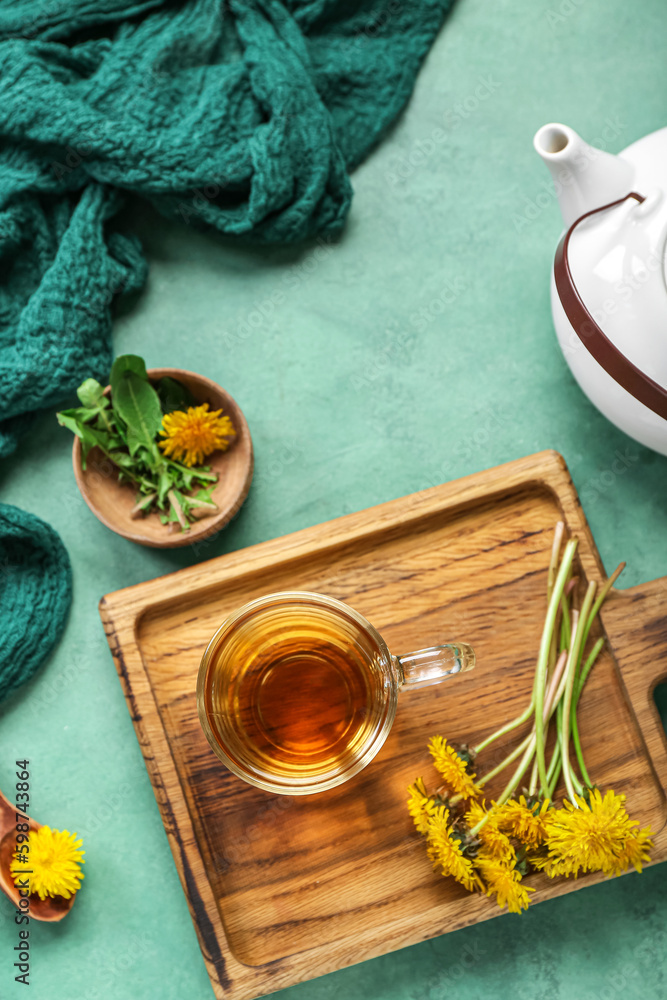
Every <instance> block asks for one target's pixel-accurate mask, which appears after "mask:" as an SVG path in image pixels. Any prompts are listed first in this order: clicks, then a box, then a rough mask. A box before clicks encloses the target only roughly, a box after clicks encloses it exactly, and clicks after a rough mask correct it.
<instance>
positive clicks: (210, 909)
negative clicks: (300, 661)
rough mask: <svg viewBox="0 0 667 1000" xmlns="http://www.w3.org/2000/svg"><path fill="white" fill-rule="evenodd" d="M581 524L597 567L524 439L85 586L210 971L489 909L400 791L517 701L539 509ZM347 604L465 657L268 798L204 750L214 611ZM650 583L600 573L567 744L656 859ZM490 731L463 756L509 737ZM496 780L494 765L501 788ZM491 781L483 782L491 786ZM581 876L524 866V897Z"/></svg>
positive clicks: (540, 547)
mask: <svg viewBox="0 0 667 1000" xmlns="http://www.w3.org/2000/svg"><path fill="white" fill-rule="evenodd" d="M559 518H562V519H564V520H565V522H566V524H567V527H568V529H569V530H570V532H572V533H574V534H576V535H578V537H579V539H580V549H579V569H580V572H581V576H582V582H585V580H587V579H588V578H595V579H598V580H601V579H603V578H604V571H603V569H602V566H601V563H600V560H599V557H598V555H597V551H596V549H595V545H594V543H593V540H592V538H591V535H590V531H589V529H588V526H587V524H586V521H585V518H584V516H583V512H582V510H581V506H580V504H579V501H578V498H577V495H576V492H575V490H574V487H573V485H572V483H571V480H570V477H569V475H568V472H567V469H566V467H565V463H564V462H563V459H562V458H561V457H560V456H559V455H558V454H556V453H555V452H543V453H540V454H538V455H534V456H530V457H528V458H525V459H521V460H519V461H516V462H512V463H509V464H508V465H505V466H501V467H500V468H497V469H492V470H490V471H488V472H485V473H480V474H478V475H475V476H470V477H468V478H466V479H462V480H459V481H457V482H453V483H448V484H445V485H443V486H438V487H434V488H433V489H430V490H426V491H424V492H422V493H417V494H414V495H413V496H409V497H405V498H403V499H400V500H396V501H393V502H391V503H387V504H383V505H381V506H379V507H375V508H372V509H370V510H367V511H361V512H360V513H357V514H350V515H348V516H347V517H344V518H340V519H338V520H336V521H331V522H329V523H327V524H322V525H318V526H316V527H313V528H308V529H306V530H304V531H300V532H297V533H295V534H292V535H288V536H286V537H284V538H280V539H276V540H274V541H270V542H265V543H263V544H261V545H256V546H253V547H251V548H248V549H245V550H242V551H239V552H234V553H230V554H228V555H225V556H221V557H220V558H218V559H214V560H211V561H210V562H207V563H203V564H200V565H198V566H195V567H192V568H190V569H187V570H181V571H179V572H178V573H174V574H171V575H170V576H167V577H162V578H161V579H159V580H153V581H150V582H148V583H145V584H140V585H138V586H135V587H131V588H128V589H126V590H122V591H118V592H116V593H115V594H110V595H107V597H105V598H104V599H103V600H102V602H101V605H100V612H101V615H102V619H103V622H104V625H105V629H106V632H107V636H108V640H109V644H110V647H111V650H112V653H113V656H114V660H115V662H116V666H117V669H118V672H119V676H120V678H121V682H122V684H123V688H124V691H125V695H126V698H127V701H128V706H129V709H130V713H131V715H132V718H133V721H134V725H135V728H136V732H137V736H138V739H139V742H140V744H141V747H142V750H143V753H144V757H145V760H146V766H147V768H148V771H149V774H150V776H151V780H152V782H153V787H154V790H155V795H156V798H157V801H158V804H159V806H160V810H161V812H162V817H163V820H164V823H165V827H166V830H167V834H168V836H169V840H170V844H171V847H172V850H173V853H174V858H175V861H176V866H177V868H178V871H179V875H180V877H181V881H182V884H183V888H184V890H185V893H186V895H187V898H188V903H189V906H190V910H191V913H192V918H193V921H194V923H195V927H196V929H197V933H198V936H199V940H200V943H201V947H202V951H203V954H204V958H205V961H206V964H207V967H208V970H209V973H210V976H211V981H212V983H213V987H214V990H215V992H216V994H217V995H218V996H219V997H226V998H234V1000H237V998H238V1000H242V998H251V997H256V996H259V995H261V994H265V993H268V992H271V991H273V990H278V989H282V988H284V987H286V986H288V985H290V984H292V983H295V982H299V981H302V980H305V979H310V978H312V977H314V976H318V975H322V974H324V973H326V972H330V971H333V970H334V969H338V968H342V967H344V966H346V965H351V964H353V963H355V962H359V961H363V960H364V959H367V958H371V957H373V956H376V955H380V954H383V953H385V952H388V951H393V950H395V949H397V948H401V947H404V946H405V945H409V944H413V943H415V942H417V941H422V940H424V939H426V938H429V937H433V936H435V935H438V934H442V933H445V932H447V931H451V930H455V929H456V928H459V927H463V926H466V925H468V924H471V923H474V922H475V921H478V920H485V919H488V918H490V917H493V916H496V915H498V914H499V913H500V912H501V911H500V910H499V909H498V907H497V906H496V904H495V903H493V902H492V901H491V900H489V899H486V898H483V897H480V896H478V895H473V896H471V895H469V894H467V893H466V892H465V891H464V890H462V889H461V888H460V887H458V886H457V885H455V884H452V883H451V882H450V881H446V880H444V879H442V878H441V877H440V876H437V875H435V874H434V873H433V872H432V871H431V868H430V864H429V862H428V860H427V857H426V852H425V850H424V845H423V841H422V839H421V838H419V837H418V836H417V835H416V834H415V832H414V830H413V828H412V824H411V821H410V819H409V817H408V815H407V810H406V807H405V799H406V786H407V784H408V783H409V782H410V781H412V780H413V779H414V778H415V777H416V776H417V775H420V774H421V775H423V776H424V778H425V780H426V782H427V785H428V784H429V783H431V784H432V783H433V781H434V779H435V773H434V772H433V770H432V768H431V765H430V759H429V754H428V751H427V749H426V743H427V740H428V738H429V736H431V735H433V734H435V733H441V734H442V735H445V736H447V737H448V738H450V739H452V740H463V741H471V742H476V741H479V740H480V739H481V738H482V737H483V736H484V735H485V734H488V733H489V732H490V731H492V730H494V729H496V728H497V727H498V726H499V725H501V724H502V723H504V722H506V721H508V720H509V719H510V718H512V717H513V716H515V715H516V714H517V713H518V712H519V711H520V710H521V709H522V708H523V707H524V706H525V704H526V702H527V700H528V698H529V695H530V688H531V683H532V675H533V669H534V661H535V656H536V652H537V648H538V644H539V637H540V633H541V627H542V623H543V618H544V610H545V596H544V595H545V586H546V572H547V566H548V562H549V553H550V548H551V543H552V537H553V528H554V525H555V522H556V521H557V520H558V519H559ZM286 589H300V590H314V591H319V592H322V593H326V594H330V595H331V596H333V597H336V598H339V599H340V600H344V601H347V602H348V603H350V604H351V605H352V606H353V607H355V608H356V609H357V610H358V611H360V612H361V613H362V614H363V615H364V616H366V617H367V618H368V619H369V620H370V621H371V622H372V623H373V624H374V625H375V626H376V627H377V628H378V629H379V630H380V632H381V633H382V635H383V636H384V638H385V639H386V640H387V642H388V644H389V647H390V649H391V650H392V651H393V652H395V653H398V654H400V653H405V652H408V651H409V650H411V649H415V648H419V647H423V646H427V645H430V644H435V643H438V642H442V641H448V640H451V639H458V640H464V641H468V642H471V643H472V644H473V646H474V647H475V650H476V653H477V657H478V665H477V667H476V668H475V670H473V671H472V672H470V673H468V674H465V675H462V676H460V677H454V678H452V679H449V680H447V681H445V682H444V683H443V684H442V685H439V686H437V687H432V688H427V689H424V690H421V691H411V692H405V693H403V694H402V695H401V699H400V703H399V710H398V714H397V717H396V721H395V723H394V727H393V729H392V732H391V734H390V736H389V738H388V740H387V742H386V744H385V746H384V747H383V749H382V750H381V751H380V754H379V755H378V756H377V757H376V758H375V760H374V761H373V762H372V763H371V764H370V765H369V766H368V767H367V768H366V769H365V770H364V771H362V772H361V773H360V774H359V775H357V776H356V777H355V778H354V779H352V780H351V781H349V782H347V783H346V784H344V785H342V786H339V787H338V788H335V789H332V790H331V791H329V792H326V793H323V794H321V795H317V796H307V797H303V798H300V797H292V798H290V797H286V796H274V795H271V794H269V793H265V792H263V791H261V790H260V789H257V788H253V787H251V786H249V785H246V784H244V783H243V782H242V781H240V780H239V779H238V778H236V777H235V776H234V775H232V774H231V773H230V772H229V771H227V770H226V769H225V768H224V766H223V765H222V764H221V763H220V762H219V761H218V760H217V758H216V757H215V755H214V754H213V752H212V751H211V750H210V748H209V746H208V744H207V742H206V740H205V738H204V735H203V733H202V731H201V729H200V726H199V722H198V719H197V712H196V703H195V682H196V676H197V670H198V665H199V661H200V658H201V655H202V653H203V651H204V648H205V646H206V643H207V642H208V640H209V639H210V637H211V636H212V634H213V633H214V631H215V630H216V628H217V627H218V625H219V624H220V622H221V620H222V618H223V617H224V616H225V615H226V614H227V613H228V612H230V611H232V610H233V609H235V608H237V607H238V606H239V605H241V604H243V603H244V602H245V601H247V600H250V599H251V598H254V597H257V596H260V595H262V594H266V593H270V592H272V591H277V590H286ZM665 594H667V580H660V581H654V582H653V583H651V584H647V585H645V586H642V587H636V588H633V589H632V590H629V591H615V592H613V594H612V596H611V597H610V600H609V603H608V606H606V607H605V609H604V611H603V615H602V627H603V628H604V629H605V631H606V634H607V636H608V639H609V643H608V647H609V648H608V649H607V650H606V651H605V653H604V654H603V655H602V656H601V658H600V660H599V661H598V663H597V665H596V667H595V670H594V671H593V673H592V675H591V679H590V682H589V684H588V685H587V687H586V691H585V694H584V696H583V698H582V702H581V726H582V731H583V734H584V736H583V744H584V752H585V755H586V761H587V764H588V767H589V770H590V771H591V773H592V775H593V776H594V777H595V779H596V780H597V781H598V783H599V784H600V785H601V786H604V787H607V786H609V787H613V788H614V790H615V791H617V792H619V793H621V792H622V793H625V794H626V795H627V805H628V809H629V811H630V813H631V815H632V816H633V817H634V818H636V819H638V820H639V821H640V823H641V824H642V826H643V825H647V824H650V825H651V826H652V828H653V830H654V832H655V833H656V837H655V850H654V852H653V858H654V861H659V860H662V859H664V858H667V831H666V829H665V821H666V819H667V806H666V798H665V785H666V784H667V747H666V742H665V737H664V732H663V730H662V726H661V724H660V720H659V717H658V715H657V711H656V709H655V707H654V705H653V702H652V699H651V692H652V689H653V686H654V685H655V684H656V683H657V682H658V680H660V679H661V678H662V677H663V676H665V675H666V674H667V660H666V658H665V654H666V651H667V620H666V619H665V617H664V616H662V615H661V610H660V606H661V604H662V603H664V602H663V596H664V595H665ZM522 735H523V733H521V734H517V736H516V737H515V739H513V740H507V742H505V743H504V744H503V746H502V747H498V748H496V747H494V748H489V751H488V753H487V754H486V755H483V756H482V758H480V762H479V765H480V770H481V771H484V770H486V769H487V767H491V766H493V764H494V763H497V762H498V760H499V759H500V757H501V756H504V755H505V753H506V752H507V751H508V750H509V749H511V748H512V747H513V746H514V745H515V744H516V742H517V741H518V740H519V739H520V738H522ZM500 787H502V784H501V785H500ZM500 787H498V786H495V787H494V786H490V787H489V793H490V796H491V797H493V796H494V795H495V794H497V792H498V791H499V790H500ZM594 881H597V878H596V876H586V877H583V878H580V879H578V880H576V881H571V880H570V881H568V880H556V881H552V880H549V879H546V878H545V877H544V876H540V875H533V876H531V877H530V882H529V884H531V885H534V886H535V887H536V888H537V890H538V891H537V892H536V893H535V897H534V900H535V902H537V901H538V900H545V899H548V898H550V897H552V896H556V895H560V894H561V893H565V892H569V891H572V890H573V889H578V888H581V887H583V886H585V885H589V884H592V883H593V882H594Z"/></svg>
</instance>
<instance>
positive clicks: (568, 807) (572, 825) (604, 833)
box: [544, 788, 637, 875]
mask: <svg viewBox="0 0 667 1000" xmlns="http://www.w3.org/2000/svg"><path fill="white" fill-rule="evenodd" d="M574 798H575V803H574V804H573V803H572V802H569V801H567V799H566V800H565V802H564V803H563V806H564V808H563V809H552V810H550V811H549V813H548V814H547V817H546V820H545V822H546V828H547V841H546V843H547V846H548V849H549V858H550V860H551V862H552V864H551V865H550V866H544V867H545V871H546V872H547V874H548V875H551V874H552V871H553V874H558V875H576V874H577V873H578V872H579V871H584V872H587V871H606V872H609V871H612V870H613V869H614V865H615V862H616V860H617V859H618V858H619V857H620V856H621V854H622V852H623V849H624V846H625V843H626V841H627V840H628V838H629V837H631V836H634V835H635V830H634V829H633V828H634V827H635V826H637V822H636V820H631V819H630V817H629V816H628V814H627V812H626V811H625V806H624V803H625V795H616V794H615V793H614V792H612V791H608V792H607V793H606V794H605V796H604V798H603V797H602V794H601V792H600V791H599V790H598V789H597V788H595V789H593V790H592V791H591V793H590V804H589V803H588V802H586V800H585V799H583V798H581V797H580V796H579V795H575V797H574Z"/></svg>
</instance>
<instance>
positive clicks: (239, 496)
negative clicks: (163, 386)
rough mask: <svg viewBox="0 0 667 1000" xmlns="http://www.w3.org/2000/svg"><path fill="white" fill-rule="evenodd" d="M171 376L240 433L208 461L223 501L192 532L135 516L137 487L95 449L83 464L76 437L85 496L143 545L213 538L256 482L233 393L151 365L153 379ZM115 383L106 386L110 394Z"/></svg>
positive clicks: (103, 517)
mask: <svg viewBox="0 0 667 1000" xmlns="http://www.w3.org/2000/svg"><path fill="white" fill-rule="evenodd" d="M166 375H168V376H169V377H170V378H174V379H177V380H178V381H179V382H181V383H182V384H183V385H184V386H185V387H186V388H187V389H189V391H190V392H191V394H192V396H193V397H194V399H195V401H196V403H197V405H198V406H200V405H201V404H202V403H208V405H209V409H211V410H223V411H224V413H225V414H226V415H227V416H229V417H231V421H232V424H233V425H234V429H235V431H236V437H235V438H234V439H233V440H232V442H231V444H230V446H229V449H228V450H227V451H217V452H214V453H213V454H212V455H210V456H209V458H207V459H206V464H207V465H210V466H211V469H212V471H213V472H217V473H218V476H219V478H218V482H217V483H216V486H215V489H214V490H213V492H212V494H211V496H212V498H213V500H214V501H215V503H216V504H217V505H218V511H217V512H216V513H214V514H211V515H208V516H206V517H199V518H198V519H197V520H196V521H194V522H193V523H192V524H191V525H190V529H189V530H188V531H181V528H180V526H179V525H178V524H176V525H173V524H162V522H161V521H160V517H159V515H158V514H156V513H153V514H146V515H140V516H139V517H138V518H135V519H133V518H132V517H130V511H131V510H132V508H133V507H134V505H135V502H136V496H137V491H136V489H135V488H134V487H133V486H132V485H131V484H129V483H119V482H118V470H117V468H116V466H115V465H113V463H112V462H110V461H109V460H108V459H107V458H105V456H104V455H103V454H102V453H101V452H100V450H99V449H98V448H93V449H92V450H91V451H90V452H89V454H88V459H87V461H86V468H85V469H84V468H83V466H82V464H81V442H80V441H79V439H78V438H75V439H74V448H73V451H72V462H73V465H74V476H75V478H76V482H77V486H78V487H79V490H80V491H81V496H82V497H83V499H84V500H85V501H86V503H87V504H88V506H89V507H90V509H91V510H92V512H93V514H94V515H95V517H97V518H98V520H100V521H101V522H102V524H105V525H106V526H107V528H111V530H112V531H115V532H116V534H117V535H122V536H123V538H129V540H130V541H131V542H138V544H139V545H150V546H152V547H153V548H156V549H157V548H160V549H173V548H178V547H181V546H184V545H192V543H193V542H197V541H201V540H202V539H203V538H210V537H211V536H213V535H215V534H217V532H218V531H220V530H221V528H224V527H225V525H226V524H228V523H229V522H230V521H231V519H232V518H233V517H234V515H235V514H236V513H237V511H238V510H239V509H240V507H241V505H242V504H243V501H244V500H245V498H246V497H247V495H248V490H249V489H250V482H251V480H252V473H253V466H254V458H253V451H252V440H251V437H250V431H249V430H248V425H247V423H246V420H245V417H244V416H243V413H242V412H241V410H240V408H239V407H238V406H237V404H236V403H235V402H234V400H233V399H232V397H231V396H230V395H229V394H228V393H226V392H225V390H224V389H221V388H220V386H219V385H216V384H215V382H212V381H211V380H210V379H208V378H205V377H204V376H203V375H195V373H194V372H187V371H183V370H182V369H180V368H151V369H149V371H148V376H149V378H150V380H151V381H152V382H157V381H158V380H159V379H161V378H164V377H165V376H166ZM110 391H111V387H110V386H107V387H106V389H105V393H109V392H110Z"/></svg>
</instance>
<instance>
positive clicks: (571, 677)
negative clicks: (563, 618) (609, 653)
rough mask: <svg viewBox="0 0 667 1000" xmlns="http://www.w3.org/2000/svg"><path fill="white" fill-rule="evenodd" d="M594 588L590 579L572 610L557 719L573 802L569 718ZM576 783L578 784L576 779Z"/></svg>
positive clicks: (545, 787)
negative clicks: (581, 602) (563, 684)
mask: <svg viewBox="0 0 667 1000" xmlns="http://www.w3.org/2000/svg"><path fill="white" fill-rule="evenodd" d="M595 590H596V583H595V580H591V581H590V583H589V584H588V587H587V589H586V596H585V597H584V601H583V604H582V606H581V612H580V613H577V612H576V611H573V612H572V643H571V645H570V652H569V653H568V657H567V666H566V667H565V676H566V683H565V690H564V692H563V698H562V701H561V702H560V704H561V705H562V714H561V717H560V720H559V722H560V726H559V733H560V750H561V755H562V758H563V777H564V778H565V787H566V788H567V792H568V795H569V796H570V800H571V801H572V802H574V781H573V775H572V768H571V767H570V719H571V709H572V693H573V690H574V682H575V679H576V671H577V664H578V663H579V655H580V652H581V643H582V639H583V636H584V630H585V627H586V623H587V621H588V615H589V612H590V609H591V605H592V603H593V598H594V597H595ZM577 783H578V784H579V782H578V780H577ZM543 790H544V792H545V794H546V790H547V782H546V773H545V780H544V782H543Z"/></svg>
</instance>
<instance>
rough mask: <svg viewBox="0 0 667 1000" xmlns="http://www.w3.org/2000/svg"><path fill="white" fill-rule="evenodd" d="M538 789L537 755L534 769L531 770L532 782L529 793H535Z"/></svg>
mask: <svg viewBox="0 0 667 1000" xmlns="http://www.w3.org/2000/svg"><path fill="white" fill-rule="evenodd" d="M536 791H537V757H536V758H535V760H534V761H533V770H532V771H531V772H530V784H529V786H528V794H529V795H534V794H535V792H536Z"/></svg>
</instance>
